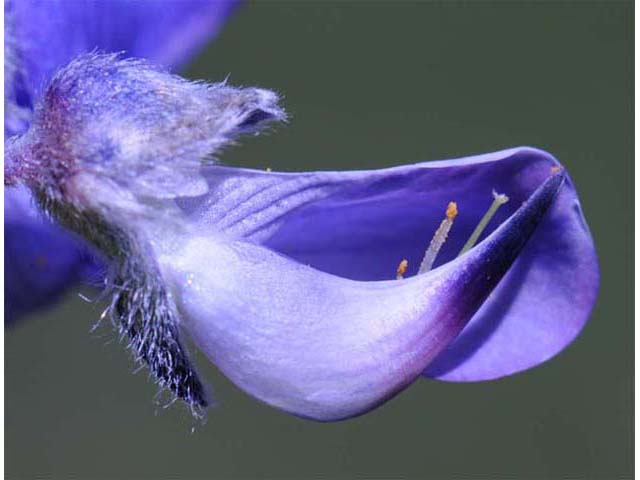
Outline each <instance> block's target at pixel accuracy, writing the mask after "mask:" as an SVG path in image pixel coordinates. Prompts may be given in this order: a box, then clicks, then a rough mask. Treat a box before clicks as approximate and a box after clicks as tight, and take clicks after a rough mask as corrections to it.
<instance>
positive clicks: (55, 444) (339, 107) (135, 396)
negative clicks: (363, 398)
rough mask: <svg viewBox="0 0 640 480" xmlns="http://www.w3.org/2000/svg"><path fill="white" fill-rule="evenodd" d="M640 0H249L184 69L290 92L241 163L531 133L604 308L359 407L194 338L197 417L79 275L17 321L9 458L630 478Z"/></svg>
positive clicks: (213, 471) (370, 156) (116, 472)
mask: <svg viewBox="0 0 640 480" xmlns="http://www.w3.org/2000/svg"><path fill="white" fill-rule="evenodd" d="M632 17H633V6H632V3H631V2H607V3H604V2H593V1H589V2H575V1H574V2H570V1H565V2H530V3H522V2H518V3H513V2H503V1H500V2H497V1H496V2H447V3H440V2H426V1H425V2H411V3H409V2H397V3H391V2H376V3H370V2H352V3H337V2H336V3H308V2H307V3H303V4H300V3H294V2H273V1H263V2H261V3H260V4H250V5H248V6H247V7H245V8H244V9H242V10H239V11H238V12H237V14H236V15H235V16H234V17H233V18H232V19H231V21H230V22H229V23H228V24H227V26H226V28H225V29H224V31H223V33H222V35H221V36H220V37H219V38H218V39H217V40H216V41H215V42H214V43H213V44H211V45H210V46H209V47H208V48H207V49H206V51H204V52H203V54H202V55H201V56H200V57H199V58H198V59H196V60H195V62H194V63H193V64H192V65H191V66H190V68H189V69H188V70H187V71H186V74H187V76H189V77H191V78H203V79H210V80H220V79H222V78H223V77H225V76H226V75H227V74H229V73H230V74H231V77H230V81H231V82H232V83H235V84H241V85H260V86H265V87H269V88H273V89H276V90H278V91H280V92H281V93H283V94H284V96H285V100H284V104H285V106H286V107H287V109H288V111H289V112H290V113H291V115H292V120H291V122H290V124H289V125H287V126H286V127H282V128H279V129H278V130H277V131H276V132H275V133H273V134H271V135H269V136H263V137H259V138H251V139H248V140H247V141H245V142H244V145H243V146H241V147H238V148H235V149H233V150H231V151H229V152H228V153H227V154H226V155H225V156H224V159H225V160H226V161H228V162H230V163H233V164H242V165H250V166H255V167H259V168H265V167H267V166H270V167H272V168H273V169H289V170H303V169H337V168H344V169H356V168H371V167H382V166H387V165H397V164H402V163H409V162H416V161H419V160H427V159H439V158H447V157H455V156H462V155H467V154H473V153H482V152H489V151H493V150H498V149H501V148H505V147H509V146H515V145H522V144H527V145H533V146H537V147H541V148H544V149H547V150H549V151H551V152H553V153H554V154H555V155H556V156H557V157H558V158H559V159H560V160H561V161H562V162H563V163H564V164H565V165H566V166H567V168H568V170H569V171H570V173H571V175H572V177H573V179H574V181H575V183H576V184H577V187H578V190H579V192H580V195H581V199H582V205H583V207H584V210H585V213H586V217H587V219H588V222H589V224H590V226H591V229H592V232H593V235H594V237H595V241H596V245H597V248H598V252H599V255H600V262H601V269H602V284H601V291H600V296H599V300H598V303H597V305H596V308H595V311H594V313H593V316H592V318H591V321H590V323H589V324H588V325H587V327H586V328H585V330H584V332H583V334H582V335H581V336H580V337H579V339H578V340H577V341H576V342H575V343H574V344H573V345H571V346H570V347H569V348H568V349H567V350H565V351H564V352H563V353H562V354H561V355H560V356H558V357H557V358H555V359H554V360H553V361H552V362H550V363H548V364H546V365H543V366H542V367H539V368H537V369H535V370H533V371H529V372H527V373H525V374H521V375H518V376H515V377H512V378H507V379H503V380H500V381H496V382H491V383H484V384H447V383H439V382H435V381H428V380H422V381H418V382H417V383H416V384H415V385H413V386H412V387H411V388H409V389H408V390H407V391H406V392H404V393H403V394H402V395H400V396H398V397H397V398H395V399H394V400H392V401H390V402H389V403H388V404H386V405H384V406H383V407H382V408H379V409H378V410H376V411H374V412H372V413H370V414H368V415H366V416H363V417H361V418H357V419H354V420H350V421H346V422H342V423H336V424H317V423H312V422H309V421H305V420H301V419H299V418H294V417H292V416H289V415H286V414H284V413H281V412H279V411H276V410H273V409H271V408H269V407H267V406H264V405H262V404H260V403H257V402H256V401H254V400H252V399H251V398H249V397H248V396H246V395H245V394H243V393H241V392H240V391H238V390H237V389H236V388H235V387H233V386H232V385H231V384H230V383H229V382H228V381H227V380H225V379H224V378H223V377H222V376H221V375H220V374H218V373H217V372H215V370H214V369H213V368H212V367H210V366H208V365H207V364H206V362H203V361H202V358H201V357H198V363H199V365H200V367H201V368H202V370H203V372H204V373H205V376H206V377H208V380H209V381H210V383H211V384H212V385H213V386H214V388H215V392H216V395H217V399H218V401H219V406H218V407H216V408H214V409H213V410H212V411H211V412H210V414H209V418H208V422H207V424H206V425H204V426H203V427H199V428H196V431H195V433H191V432H190V430H191V427H192V425H193V422H192V420H191V419H190V417H189V416H188V415H187V414H186V413H185V411H184V410H183V409H181V408H179V407H176V406H174V407H171V408H169V409H167V410H160V411H159V412H156V411H157V409H156V408H155V407H154V406H153V404H152V399H153V396H154V394H155V393H156V388H155V387H154V386H153V385H152V383H151V382H149V381H148V380H147V378H146V373H145V372H144V371H143V372H140V373H138V374H136V375H133V374H132V373H131V372H132V364H131V362H130V359H129V357H128V354H127V353H125V351H124V349H123V348H122V347H121V346H120V345H118V342H117V341H116V340H115V337H114V335H113V334H112V333H111V331H110V329H109V328H103V329H101V330H99V331H98V332H97V333H94V334H91V333H90V332H89V329H90V327H91V325H92V324H93V322H94V321H95V319H96V318H97V316H98V314H99V308H98V307H97V306H94V305H89V304H86V303H84V302H83V301H82V300H80V299H79V298H78V296H77V292H72V293H70V294H69V295H68V298H67V299H66V300H65V301H64V302H63V303H62V304H60V305H59V306H58V307H57V308H55V309H53V310H50V311H48V312H45V313H40V314H37V315H33V316H32V318H29V319H27V320H26V321H25V322H24V323H23V324H21V325H19V326H17V327H16V328H13V329H11V330H10V331H8V332H7V333H6V336H5V346H6V359H5V371H6V380H5V398H6V410H5V415H6V417H5V420H6V431H5V434H6V437H5V439H6V447H5V448H6V450H5V453H6V457H5V459H6V471H7V476H8V478H36V477H38V478H78V479H93V478H123V479H124V478H149V479H163V478H181V479H191V478H292V479H293V478H294V479H305V478H319V477H323V478H356V477H358V478H436V479H449V478H544V479H547V478H549V479H552V478H598V479H617V478H630V477H631V475H632V430H633V427H632V417H633V410H632V408H633V407H632V399H633V383H632V373H633V366H632V351H633V343H632V334H633V320H632V315H631V313H632V300H631V292H632V285H633V280H632V276H631V272H632V264H633V262H632V260H633V251H632V238H633V234H632V226H633V225H632V216H631V214H632V195H631V194H632V182H633V181H632V173H633V156H632V145H633V137H632V126H633V112H632V105H633V101H632V100H633V87H632V84H633V70H632V66H633V59H632V53H633V47H632V38H633V35H632V33H633V18H632Z"/></svg>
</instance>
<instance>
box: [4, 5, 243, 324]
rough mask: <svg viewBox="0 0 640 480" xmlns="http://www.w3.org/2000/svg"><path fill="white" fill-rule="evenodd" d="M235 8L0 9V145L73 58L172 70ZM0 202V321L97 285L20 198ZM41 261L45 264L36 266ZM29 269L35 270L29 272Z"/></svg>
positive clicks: (95, 276) (61, 238)
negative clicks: (1, 302)
mask: <svg viewBox="0 0 640 480" xmlns="http://www.w3.org/2000/svg"><path fill="white" fill-rule="evenodd" d="M236 4H237V2H236V1H233V0H224V1H217V0H216V1H210V0H165V1H161V2H154V1H146V0H143V1H127V0H109V1H99V0H18V1H15V0H9V1H6V2H5V138H6V137H7V136H11V135H15V134H20V133H23V132H24V131H25V130H26V129H27V128H28V126H29V124H30V121H31V115H32V110H33V106H34V105H35V103H36V102H37V101H38V99H39V97H40V95H41V94H42V90H43V88H44V86H45V85H46V84H47V83H48V81H49V79H50V78H51V76H52V75H53V73H54V72H55V71H56V70H57V69H58V68H60V67H62V66H63V65H65V64H66V63H68V62H69V61H71V60H72V59H73V58H74V57H75V56H77V55H79V54H83V53H86V52H90V51H94V50H97V51H107V52H109V51H111V52H113V51H116V52H123V54H124V55H125V56H136V57H142V58H147V59H149V60H151V61H153V62H156V63H158V64H161V65H165V66H167V67H169V68H177V67H179V66H181V65H183V64H184V63H185V62H186V61H187V60H188V59H189V58H191V57H192V55H194V54H195V53H196V52H197V50H198V49H199V48H200V47H202V46H203V45H204V44H205V43H206V42H207V41H208V40H210V39H211V38H213V37H214V36H215V35H216V34H217V33H218V32H219V30H220V27H221V26H222V24H223V23H224V21H225V19H226V18H227V16H228V15H229V14H230V13H231V11H232V10H233V8H234V6H235V5H236ZM6 167H8V168H12V165H11V164H10V163H8V164H7V165H6ZM13 167H15V166H13ZM4 195H5V217H6V220H5V231H6V247H5V279H6V283H5V285H6V286H5V313H6V319H7V320H8V321H11V320H13V319H15V318H16V317H17V316H19V315H20V314H23V313H28V312H30V311H32V310H34V309H37V308H40V307H44V306H46V305H48V304H50V303H51V302H53V301H55V300H56V299H57V298H58V297H59V296H60V295H61V294H62V293H63V292H64V290H65V289H66V288H67V287H68V286H69V285H72V284H74V283H75V282H77V281H78V280H80V279H85V280H89V281H99V273H100V269H99V268H98V269H96V268H95V265H96V260H95V258H94V257H93V255H91V254H90V252H89V251H88V249H87V248H86V247H85V246H84V245H82V243H81V242H80V243H79V242H78V241H77V240H75V239H73V238H72V237H71V236H69V235H68V234H66V233H65V232H63V231H62V230H61V229H59V228H58V227H56V226H54V225H52V224H51V223H50V222H48V221H45V220H43V219H42V217H41V215H40V213H39V212H38V210H37V208H36V207H35V205H33V201H32V200H31V199H30V196H29V195H28V194H25V193H24V192H18V191H17V190H16V189H15V188H14V187H5V194H4ZM17 205H19V207H18V206H17ZM43 255H46V256H47V257H48V258H49V259H52V260H50V261H48V262H46V264H45V263H42V262H41V261H38V260H37V259H38V258H42V256H43ZM38 262H39V263H38ZM36 263H37V264H38V265H40V266H39V268H32V266H33V265H35V264H36Z"/></svg>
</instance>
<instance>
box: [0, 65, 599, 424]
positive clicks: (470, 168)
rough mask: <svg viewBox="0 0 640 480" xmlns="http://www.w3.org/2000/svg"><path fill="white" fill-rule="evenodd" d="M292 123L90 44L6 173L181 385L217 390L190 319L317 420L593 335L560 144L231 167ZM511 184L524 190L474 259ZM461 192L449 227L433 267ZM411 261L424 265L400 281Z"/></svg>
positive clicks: (267, 104) (158, 366)
mask: <svg viewBox="0 0 640 480" xmlns="http://www.w3.org/2000/svg"><path fill="white" fill-rule="evenodd" d="M284 118H285V114H284V112H283V110H282V109H281V108H280V106H279V105H278V97H277V95H275V94H273V93H272V92H269V91H266V90H262V89H255V88H242V89H240V88H234V87H230V86H228V85H226V84H225V83H221V84H205V83H190V82H187V81H185V80H183V79H181V78H179V77H176V76H171V75H169V74H167V73H165V72H163V71H161V70H158V69H156V68H153V67H151V66H149V65H148V64H147V63H145V62H141V61H133V60H122V59H120V58H118V57H117V56H113V55H96V54H90V55H84V56H81V57H79V58H77V59H76V60H74V61H72V62H71V63H70V64H69V65H67V66H66V67H64V68H62V69H61V70H60V71H58V73H56V75H55V76H54V77H53V78H52V80H51V81H50V82H49V85H48V87H47V89H46V91H45V93H44V95H43V96H42V97H41V99H40V101H39V102H38V105H37V106H36V109H35V116H34V120H33V123H32V124H31V126H30V128H29V130H28V131H27V132H26V133H25V134H24V135H22V136H19V137H15V138H12V139H11V140H10V141H9V142H8V144H7V151H6V156H7V160H8V165H9V168H8V170H7V177H8V178H9V179H10V180H11V181H13V182H16V183H22V184H26V185H27V186H29V187H30V189H31V190H32V191H33V192H35V194H36V197H37V198H38V201H39V202H40V204H41V205H42V206H43V207H44V208H45V209H46V210H47V211H48V212H49V213H50V214H51V215H53V216H54V217H55V218H57V219H58V220H59V221H60V222H61V223H63V224H64V225H65V226H66V227H67V228H70V229H72V230H74V231H75V232H77V233H78V234H80V235H81V236H83V237H85V238H86V239H88V240H89V241H90V242H91V243H93V244H94V245H95V246H96V247H97V248H98V249H100V250H101V251H102V252H103V253H104V255H105V256H106V257H107V258H109V260H110V265H111V272H110V275H109V278H110V285H111V287H112V293H113V300H112V303H111V304H110V306H109V308H108V309H107V311H106V313H107V315H109V316H110V317H111V318H112V319H113V320H114V322H116V323H117V324H119V325H120V328H121V331H122V333H124V334H126V335H127V336H129V338H130V339H131V347H132V350H133V352H134V353H135V354H136V356H137V357H138V359H140V360H141V361H144V362H146V363H147V364H148V365H149V366H150V369H151V371H152V372H153V373H154V374H155V375H156V377H157V378H158V380H159V381H160V383H161V384H162V385H164V386H166V387H167V388H169V389H170V390H171V391H173V393H174V394H175V395H176V396H177V397H179V398H182V399H183V400H185V401H186V402H187V403H188V404H190V405H191V406H192V407H195V408H198V407H204V406H206V405H207V402H208V400H207V396H206V394H205V389H204V387H203V385H202V383H201V382H200V380H199V379H198V376H197V374H196V373H195V371H194V369H193V368H192V366H191V363H190V361H189V359H188V355H187V352H186V350H185V349H184V347H183V346H182V343H181V340H180V335H179V328H180V327H183V328H184V329H186V331H187V332H188V333H189V334H190V336H191V337H192V338H193V340H194V341H195V343H196V344H197V345H198V346H199V348H200V349H201V350H202V351H203V352H204V353H205V354H206V355H207V356H208V357H209V359H210V360H211V361H212V362H213V363H214V364H215V365H217V366H218V367H219V368H220V369H221V370H222V371H223V372H224V373H225V374H226V375H227V376H228V377H229V378H230V379H231V380H232V381H233V382H234V383H236V384H237V385H238V386H239V387H241V388H242V389H244V390H245V391H247V392H249V393H250V394H252V395H254V396H255V397H257V398H258V399H260V400H262V401H264V402H266V403H268V404H270V405H273V406H276V407H278V408H281V409H283V410H285V411H288V412H291V413H294V414H296V415H300V416H304V417H308V418H313V419H316V420H337V419H342V418H347V417H351V416H354V415H358V414H361V413H364V412H366V411H368V410H370V409H371V408H374V407H375V406H377V405H379V404H381V403H382V402H384V401H385V400H387V399H388V398H390V397H391V396H393V395H395V394H396V393H398V392H399V391H401V390H402V389H404V388H406V387H407V386H408V385H409V384H411V383H412V382H413V381H414V380H416V379H417V378H419V377H420V376H421V375H423V374H424V375H426V376H430V377H435V378H439V379H443V380H451V381H475V380H488V379H494V378H499V377H502V376H504V375H509V374H512V373H516V372H519V371H522V370H525V369H527V368H531V367H533V366H535V365H538V364H540V363H541V362H544V361H546V360H547V359H549V358H550V357H552V356H553V355H555V354H556V353H558V352H559V351H560V350H562V349H563V348H564V347H565V346H566V345H567V344H569V343H570V342H571V341H572V340H573V339H574V338H575V337H576V335H577V334H578V333H579V331H580V330H581V328H582V327H583V325H584V323H585V322H586V320H587V318H588V315H589V313H590V310H591V308H592V306H593V303H594V301H595V298H596V293H597V288H598V281H599V280H598V267H597V260H596V255H595V251H594V246H593V242H592V239H591V236H590V234H589V230H588V228H587V226H586V223H585V221H584V218H583V216H582V212H581V209H580V204H579V201H578V198H577V194H576V191H575V189H574V187H573V185H572V183H571V181H570V179H569V178H568V176H567V174H566V173H565V172H564V170H562V168H560V167H559V164H558V162H557V161H556V160H555V159H554V158H553V157H551V156H550V155H549V154H547V153H545V152H542V151H540V150H535V149H532V148H517V149H511V150H504V151H500V152H496V153H492V154H487V155H480V156H476V157H469V158H464V159H457V160H446V161H440V162H429V163H421V164H417V165H410V166H402V167H396V168H389V169H384V170H376V171H361V172H313V173H275V172H265V171H255V170H246V169H237V168H228V167H222V166H218V165H216V164H215V157H214V156H215V155H216V154H218V153H219V152H220V149H221V148H222V147H223V146H224V145H226V144H228V143H230V142H232V141H233V140H234V138H235V137H236V136H238V135H240V134H243V133H247V132H257V131H259V129H260V128H261V127H262V126H263V125H265V124H267V123H268V122H273V121H278V120H283V119H284ZM493 189H497V190H499V191H501V192H505V193H506V194H507V195H508V196H509V197H510V201H509V203H507V204H506V205H504V206H503V207H502V208H501V209H500V210H499V211H498V213H497V215H496V216H494V217H493V219H492V220H491V221H490V223H489V225H488V229H487V232H490V233H483V234H482V236H481V237H480V239H479V240H480V243H478V244H477V245H475V246H474V247H473V248H471V250H469V251H468V252H466V253H464V254H463V255H461V256H459V257H456V255H457V253H458V252H459V251H460V250H461V247H462V246H463V244H464V243H465V241H466V239H467V238H468V237H469V236H470V235H471V232H472V231H473V230H474V226H475V225H476V224H477V223H478V221H479V219H480V217H482V215H483V213H484V212H485V210H486V209H487V207H488V206H489V205H488V204H489V203H490V199H491V197H490V195H491V191H492V190H493ZM450 201H455V202H457V205H458V208H459V214H458V216H457V218H456V219H455V224H454V225H453V227H452V228H451V231H450V232H449V238H448V239H447V240H446V242H444V245H443V247H442V249H441V251H440V252H439V254H438V255H437V257H436V263H435V265H434V267H435V268H433V269H431V270H429V269H427V270H428V271H425V272H418V271H417V269H416V267H415V266H417V265H419V263H420V259H421V258H422V257H423V255H424V253H425V247H426V245H427V244H428V240H429V237H430V235H431V233H432V232H433V231H435V230H436V229H437V227H438V224H439V223H440V220H441V219H442V212H443V210H444V207H445V206H446V205H447V204H448V203H449V202H450ZM454 215H455V212H453V213H451V215H449V213H448V214H447V219H448V220H447V221H449V220H451V219H452V218H453V216H454ZM445 222H446V221H445ZM445 222H443V223H442V225H444V224H445ZM447 225H448V226H451V224H450V223H447ZM438 238H439V239H440V240H444V237H443V234H441V235H440V237H438V235H436V239H438ZM436 243H437V242H436ZM428 252H431V253H434V252H433V251H432V250H431V247H430V249H429V250H428ZM435 253H437V252H435ZM401 259H407V260H408V261H409V269H408V270H407V271H406V272H404V273H405V276H406V277H407V278H404V279H397V280H395V279H394V280H391V278H393V277H394V273H395V271H396V267H397V266H398V263H399V261H400V260H401Z"/></svg>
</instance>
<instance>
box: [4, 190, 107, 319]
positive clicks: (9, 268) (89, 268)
mask: <svg viewBox="0 0 640 480" xmlns="http://www.w3.org/2000/svg"><path fill="white" fill-rule="evenodd" d="M4 199H5V229H6V230H5V232H6V233H5V278H6V282H5V297H4V298H5V323H7V324H10V323H12V322H13V321H14V320H15V319H16V318H18V317H19V316H20V315H22V314H24V313H28V312H30V311H32V310H34V309H38V308H41V307H44V306H46V305H48V304H49V302H51V301H53V300H55V299H57V298H58V297H59V296H60V295H61V294H62V293H63V292H64V290H65V289H66V288H67V286H68V285H69V284H70V283H73V282H76V281H78V280H80V279H81V278H87V276H89V275H91V274H92V273H95V272H96V271H97V270H98V266H97V265H96V262H95V260H94V259H93V258H92V256H91V255H90V253H89V252H88V251H87V250H86V248H83V247H82V246H81V244H80V242H79V241H74V239H73V238H71V237H70V236H69V234H68V233H67V232H65V231H63V230H62V229H61V228H60V227H58V226H56V225H54V224H53V223H51V222H49V221H47V220H45V219H43V218H40V216H39V215H38V213H37V211H36V210H35V209H34V208H33V207H32V205H31V195H30V193H29V192H28V191H27V190H26V189H25V188H24V187H16V188H11V189H7V190H6V191H5V196H4ZM43 238H46V241H43Z"/></svg>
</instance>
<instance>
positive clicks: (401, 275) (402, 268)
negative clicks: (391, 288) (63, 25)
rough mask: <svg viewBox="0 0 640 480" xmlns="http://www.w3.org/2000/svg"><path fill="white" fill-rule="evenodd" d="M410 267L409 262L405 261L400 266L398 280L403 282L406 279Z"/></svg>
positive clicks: (397, 271)
mask: <svg viewBox="0 0 640 480" xmlns="http://www.w3.org/2000/svg"><path fill="white" fill-rule="evenodd" d="M408 266H409V261H408V260H407V259H404V260H402V261H401V262H400V264H398V270H396V280H402V279H403V278H404V274H405V273H406V271H407V267H408Z"/></svg>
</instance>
